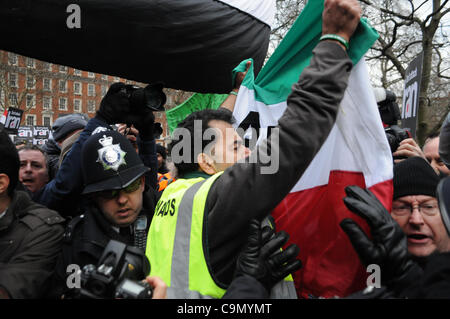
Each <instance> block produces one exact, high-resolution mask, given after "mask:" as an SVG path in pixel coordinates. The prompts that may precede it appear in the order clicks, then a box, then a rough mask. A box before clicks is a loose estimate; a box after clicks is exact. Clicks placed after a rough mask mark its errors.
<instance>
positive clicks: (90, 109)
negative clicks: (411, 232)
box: [87, 100, 95, 113]
mask: <svg viewBox="0 0 450 319" xmlns="http://www.w3.org/2000/svg"><path fill="white" fill-rule="evenodd" d="M87 111H88V113H95V101H92V100H91V101H88V102H87Z"/></svg>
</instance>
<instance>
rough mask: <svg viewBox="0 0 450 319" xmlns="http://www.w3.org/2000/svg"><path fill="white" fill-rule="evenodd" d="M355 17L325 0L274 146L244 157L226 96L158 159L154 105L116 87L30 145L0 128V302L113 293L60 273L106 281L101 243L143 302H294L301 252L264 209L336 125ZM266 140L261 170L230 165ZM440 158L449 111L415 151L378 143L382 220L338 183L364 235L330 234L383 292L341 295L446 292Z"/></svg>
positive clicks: (448, 140) (341, 4) (373, 205)
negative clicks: (271, 158)
mask: <svg viewBox="0 0 450 319" xmlns="http://www.w3.org/2000/svg"><path fill="white" fill-rule="evenodd" d="M360 16H361V9H360V6H359V4H358V1H356V0H335V1H326V2H325V8H324V13H323V25H322V29H323V34H333V35H338V38H339V39H338V40H336V39H330V38H329V37H328V38H326V39H325V40H323V41H320V42H319V44H318V45H317V46H316V48H315V49H314V51H313V52H314V56H313V58H312V60H311V62H310V65H309V66H308V67H307V68H306V69H305V70H304V71H303V72H302V75H301V76H300V79H299V81H298V83H296V84H295V85H294V86H293V88H292V92H291V94H290V96H289V99H288V103H287V109H286V111H285V113H284V115H283V116H282V117H281V118H280V120H279V125H278V127H279V128H280V133H279V145H276V146H275V145H271V141H267V143H266V144H264V143H263V144H262V145H259V146H258V147H257V149H255V150H252V151H251V150H249V149H248V148H247V147H245V146H244V144H243V141H242V138H241V137H240V136H239V135H238V134H237V133H236V132H234V131H232V132H233V133H231V134H230V133H229V132H230V129H232V124H233V116H232V112H231V111H230V109H231V110H232V107H233V103H234V102H235V99H236V96H235V94H230V96H229V98H228V99H227V100H226V101H225V102H224V104H223V105H222V106H223V107H221V108H219V109H218V110H210V109H208V110H203V111H199V112H195V113H192V114H191V115H189V116H188V117H187V118H186V119H184V120H183V121H182V122H181V123H180V124H179V125H178V128H177V129H183V130H184V131H185V132H189V134H188V137H186V136H183V137H182V138H180V136H181V135H179V136H178V137H174V138H173V140H172V142H171V144H170V145H169V149H168V150H167V149H166V148H165V147H164V146H162V145H159V144H157V143H156V139H155V136H156V132H155V130H156V126H155V117H154V114H153V111H152V110H150V109H148V108H145V107H143V108H139V109H136V108H135V107H132V106H131V102H130V99H129V94H128V93H127V90H130V89H131V88H130V86H128V85H126V84H123V83H115V84H113V85H112V86H111V87H110V88H109V90H108V92H107V94H106V95H105V97H104V98H103V99H102V101H101V104H100V106H99V110H98V111H97V113H96V115H95V117H94V118H92V119H88V118H85V117H84V116H82V115H78V114H73V115H68V116H64V117H60V118H58V119H57V120H56V121H55V123H54V124H53V127H52V131H53V132H52V133H53V134H52V136H53V137H52V139H50V140H49V141H48V142H47V144H46V145H44V147H43V148H39V147H36V146H20V147H19V146H18V147H17V148H16V146H15V145H14V144H13V143H12V141H11V139H10V138H9V136H8V134H7V133H6V131H5V130H4V129H3V128H0V154H1V156H0V298H54V299H61V298H80V297H85V298H88V297H92V298H114V297H118V296H122V295H117V294H116V293H117V290H116V288H117V287H115V286H114V287H112V286H111V284H108V285H106V284H105V286H104V289H103V290H102V289H96V288H95V285H90V283H91V282H90V281H89V280H97V279H95V278H96V277H95V276H94V277H88V276H87V275H86V273H87V272H86V271H85V270H83V271H82V272H83V273H84V274H85V275H86V277H83V278H82V279H83V280H81V282H80V280H79V278H78V279H77V276H78V275H80V274H81V272H75V273H70V271H68V269H72V268H70V267H71V266H73V265H76V266H77V267H78V268H77V269H78V270H80V269H83V267H84V266H87V265H92V267H94V271H96V272H98V273H97V274H98V275H99V276H105V277H108V276H112V277H114V276H119V274H118V273H117V274H116V273H115V271H116V269H114V267H113V266H116V264H114V262H112V260H113V259H111V258H113V257H111V255H107V254H105V251H107V250H105V249H107V248H111V247H116V249H119V248H120V247H121V248H120V249H122V251H123V252H126V254H128V255H127V256H132V257H133V258H134V259H133V260H135V261H136V263H137V264H139V265H140V266H142V268H143V269H142V271H140V273H139V275H136V274H134V275H135V276H134V277H133V278H132V279H135V280H145V282H146V283H147V284H148V285H150V287H151V288H152V291H153V294H152V297H153V298H181V299H186V298H205V297H209V298H211V297H212V298H269V297H271V298H297V295H296V291H295V288H294V284H293V280H292V274H293V273H294V272H295V271H297V270H299V269H300V268H301V267H302V263H301V261H300V260H299V259H298V257H297V256H298V253H299V249H301V247H297V246H296V245H290V246H288V247H284V246H285V244H286V242H287V241H288V238H289V234H287V233H286V232H284V231H279V232H277V231H276V229H275V227H274V222H273V220H272V219H271V218H270V212H271V210H273V208H274V207H275V206H276V205H277V204H278V203H279V202H280V201H281V200H282V199H283V198H284V197H285V196H286V195H287V194H288V193H289V191H290V190H291V189H292V187H293V186H294V185H295V183H296V182H297V181H298V180H299V178H300V177H301V176H302V174H303V172H304V171H305V170H306V168H307V167H308V165H309V164H310V162H311V161H312V159H313V158H314V156H315V155H316V154H317V152H318V151H319V149H320V147H321V145H322V144H323V142H324V141H325V139H326V137H327V136H328V134H329V132H330V130H331V128H332V126H333V125H334V123H335V120H336V116H337V112H338V110H339V104H340V102H341V100H342V98H343V96H344V92H345V90H346V87H347V82H348V77H349V74H350V71H351V69H352V62H351V60H350V59H349V57H348V55H347V53H346V47H345V45H343V43H342V42H343V41H344V42H345V41H348V40H349V39H350V37H351V35H352V34H353V32H354V31H355V29H356V27H357V25H358V22H359V20H360ZM243 75H245V72H241V73H239V74H238V76H237V78H236V81H235V85H236V86H235V88H234V92H237V91H238V90H239V85H240V83H241V82H242V78H243ZM198 121H199V122H201V124H202V125H201V132H197V131H196V130H197V126H196V124H195V123H196V122H198ZM208 129H213V130H215V131H217V132H220V134H218V135H217V136H218V137H216V139H215V140H214V143H212V145H211V144H210V140H207V141H206V140H202V138H203V136H204V135H205V132H206V131H207V130H208ZM198 137H200V141H194V139H195V138H198ZM187 139H188V140H189V141H187ZM186 142H190V144H189V145H191V146H192V149H190V150H189V151H188V152H186V153H187V154H186V153H185V154H183V155H184V156H185V157H183V158H184V159H183V160H182V161H173V162H171V156H170V155H171V150H174V149H180V148H182V147H183V146H185V145H186ZM196 142H197V143H196ZM197 144H199V145H200V146H201V147H194V145H197ZM271 147H277V148H278V151H279V157H280V158H279V161H280V163H281V165H280V168H279V170H278V171H277V172H276V173H274V174H261V173H260V170H259V169H257V168H259V167H260V166H261V165H263V164H262V163H261V162H260V161H259V160H255V161H250V163H246V162H244V161H243V160H244V159H245V158H248V157H252V156H256V154H257V153H258V152H259V151H260V150H261V149H262V148H271ZM184 151H186V150H185V149H184ZM449 152H450V114H449V115H448V117H447V119H446V121H445V122H444V123H443V125H442V128H441V130H440V132H437V133H436V132H433V134H432V135H430V136H429V138H427V140H426V141H425V144H424V145H423V147H422V148H420V147H419V146H418V144H417V142H416V141H415V140H414V139H413V138H407V139H404V140H402V141H401V142H400V144H399V146H398V148H397V149H396V150H393V156H394V158H395V164H394V171H393V176H394V177H393V185H394V187H393V198H392V200H393V202H392V210H391V211H387V210H386V208H385V207H384V206H383V205H382V204H381V203H380V201H379V200H378V199H377V197H376V196H375V195H374V194H373V193H372V192H371V191H370V190H367V189H362V188H360V187H358V186H351V185H349V186H347V187H346V189H345V192H346V197H345V198H344V199H343V201H344V203H345V205H346V206H347V208H348V209H349V210H350V211H352V212H353V213H355V216H359V217H362V218H363V219H364V220H365V221H367V224H368V225H369V227H370V233H371V236H370V237H369V236H368V235H367V234H366V233H365V232H364V231H363V230H362V229H361V228H360V227H359V226H358V224H357V223H356V222H355V221H354V220H353V219H351V218H347V219H344V220H343V221H341V223H340V227H341V228H342V230H343V231H344V232H345V233H346V234H347V236H348V238H349V240H350V242H351V243H352V245H353V247H354V249H355V251H356V252H357V254H358V256H359V257H360V260H361V262H362V263H363V264H364V265H371V264H376V265H379V266H380V268H381V272H382V276H381V284H382V287H381V288H373V287H372V289H365V290H364V291H359V292H355V293H354V294H352V295H350V296H342V297H346V298H436V297H441V298H450V276H449V273H450V272H449V269H450V268H449V267H450V263H449V261H450V203H449V201H450V177H449V175H450V153H449ZM230 154H231V155H230ZM121 244H122V246H121ZM123 244H124V245H123ZM114 245H115V246H114ZM118 247H119V248H118ZM282 247H284V249H281V248H282ZM117 251H118V250H117ZM117 251H116V252H117ZM108 258H110V259H108ZM127 258H128V257H127ZM130 258H131V257H130ZM100 261H102V262H104V264H103V266H104V267H103V268H102V267H99V266H100V265H99V262H100ZM108 262H109V263H108ZM146 264H149V265H150V267H148V265H147V266H146ZM92 267H91V271H92ZM95 267H97V268H95ZM108 267H111V269H109V270H108V269H107V268H108ZM128 268H130V267H128ZM84 269H87V268H84ZM78 270H77V271H78ZM130 273H133V272H132V271H131V270H130ZM121 275H122V274H121ZM131 277H132V276H131V275H130V278H131ZM92 278H94V279H92ZM72 279H73V282H72V281H71V280H72ZM116 279H117V278H116ZM114 284H120V283H119V282H117V283H116V282H114ZM122 293H123V292H122Z"/></svg>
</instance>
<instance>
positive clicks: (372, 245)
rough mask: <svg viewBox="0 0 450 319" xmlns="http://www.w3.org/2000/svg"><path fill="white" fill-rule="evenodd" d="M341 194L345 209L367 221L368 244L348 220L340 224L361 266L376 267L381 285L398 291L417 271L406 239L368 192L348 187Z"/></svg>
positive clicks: (350, 220) (378, 202)
mask: <svg viewBox="0 0 450 319" xmlns="http://www.w3.org/2000/svg"><path fill="white" fill-rule="evenodd" d="M345 192H346V194H347V197H345V198H344V203H345V205H346V206H347V208H348V209H349V210H351V211H352V212H353V213H355V214H357V215H358V216H360V217H362V218H363V219H365V220H366V221H367V223H368V224H369V226H370V230H371V233H372V237H373V239H372V240H370V239H369V238H368V237H367V235H366V234H365V233H364V231H363V230H362V229H361V228H360V227H359V226H358V225H357V224H356V222H354V221H353V220H352V219H350V218H346V219H344V220H342V222H341V223H340V226H341V228H342V229H343V230H344V231H345V232H346V233H347V235H348V237H349V238H350V241H351V242H352V245H353V247H354V248H355V250H356V252H357V253H358V255H359V258H360V259H361V261H362V263H363V264H364V265H366V266H368V265H370V264H377V265H379V266H380V269H381V282H382V284H384V285H387V286H391V287H392V288H394V289H397V288H399V289H401V288H404V287H405V286H408V285H409V284H411V283H412V282H413V281H414V280H416V279H417V275H418V274H420V272H421V270H420V268H419V266H418V265H417V264H416V263H415V262H413V261H412V260H411V258H410V256H409V253H408V242H407V238H406V235H405V233H404V232H403V230H402V229H401V228H400V226H399V225H398V223H397V222H396V221H395V220H394V219H392V217H391V215H390V214H389V212H388V211H387V210H386V208H384V206H383V205H382V204H381V203H380V201H379V200H378V199H377V198H376V197H375V195H373V194H372V192H370V191H369V190H366V189H362V188H360V187H358V186H348V187H346V188H345Z"/></svg>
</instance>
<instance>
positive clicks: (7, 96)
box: [0, 50, 173, 144]
mask: <svg viewBox="0 0 450 319" xmlns="http://www.w3.org/2000/svg"><path fill="white" fill-rule="evenodd" d="M118 81H120V82H123V83H126V84H133V85H138V86H145V84H142V83H137V82H135V81H129V80H127V79H123V78H119V77H114V76H110V75H106V74H98V73H93V72H89V71H84V70H78V69H74V68H71V67H67V66H62V65H57V64H53V63H48V62H43V61H39V60H36V59H33V58H29V57H25V56H21V55H18V54H15V53H12V52H6V51H1V50H0V111H1V112H2V113H3V111H4V109H5V108H8V107H16V108H19V109H21V110H24V115H23V118H22V122H21V125H43V126H51V125H52V123H53V122H54V121H55V120H56V119H57V118H58V117H59V116H62V115H65V114H71V113H85V114H87V115H88V116H89V117H93V116H94V115H95V112H96V110H97V109H98V107H99V105H100V101H101V99H102V98H103V96H104V95H105V94H106V92H107V90H108V88H109V86H110V85H111V84H112V83H114V82H118ZM168 92H169V93H168ZM166 94H170V90H166ZM167 101H168V102H169V103H170V101H171V99H170V97H169V96H168V99H167ZM166 107H169V108H170V107H173V106H170V105H166ZM155 118H156V121H158V122H160V123H161V124H162V126H163V129H164V132H163V134H162V136H161V139H160V140H158V142H160V143H164V144H165V142H164V140H165V138H167V132H168V129H167V121H166V117H165V113H164V112H155Z"/></svg>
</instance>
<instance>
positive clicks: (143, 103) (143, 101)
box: [123, 82, 167, 112]
mask: <svg viewBox="0 0 450 319" xmlns="http://www.w3.org/2000/svg"><path fill="white" fill-rule="evenodd" d="M163 87H164V85H163V84H162V83H161V82H157V83H153V84H149V85H147V86H146V87H145V88H141V87H138V86H134V85H126V86H125V88H124V89H123V90H124V91H125V93H126V94H127V96H128V100H129V101H130V105H131V108H132V109H133V110H137V111H142V110H144V109H145V108H148V109H150V110H152V111H156V112H158V111H164V104H166V100H167V98H166V94H165V93H164V92H163V90H162V89H163Z"/></svg>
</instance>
